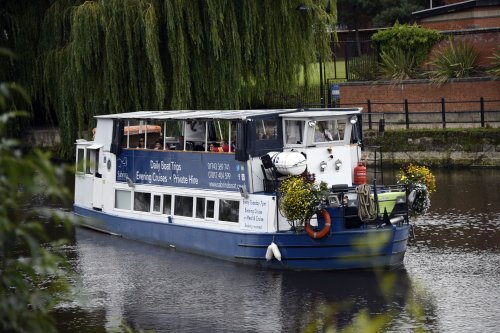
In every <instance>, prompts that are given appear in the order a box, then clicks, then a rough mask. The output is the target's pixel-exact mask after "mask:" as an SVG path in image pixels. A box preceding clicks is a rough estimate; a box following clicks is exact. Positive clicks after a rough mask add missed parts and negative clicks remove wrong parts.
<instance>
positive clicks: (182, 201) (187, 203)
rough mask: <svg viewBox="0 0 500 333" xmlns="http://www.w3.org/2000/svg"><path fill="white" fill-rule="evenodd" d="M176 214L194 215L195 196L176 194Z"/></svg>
mask: <svg viewBox="0 0 500 333" xmlns="http://www.w3.org/2000/svg"><path fill="white" fill-rule="evenodd" d="M174 202H175V203H174V214H175V215H177V216H187V217H192V216H193V197H185V196H181V195H176V196H175V199H174Z"/></svg>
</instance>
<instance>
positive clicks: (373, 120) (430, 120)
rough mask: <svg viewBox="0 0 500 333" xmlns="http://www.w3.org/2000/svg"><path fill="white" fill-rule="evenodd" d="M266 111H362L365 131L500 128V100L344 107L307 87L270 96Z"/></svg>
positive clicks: (325, 92)
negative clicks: (356, 108) (321, 108)
mask: <svg viewBox="0 0 500 333" xmlns="http://www.w3.org/2000/svg"><path fill="white" fill-rule="evenodd" d="M262 106H263V107H266V108H315V107H362V108H363V125H364V126H365V128H366V127H367V128H369V129H377V128H379V127H381V126H382V127H383V128H390V129H418V128H453V127H455V128H467V127H500V100H487V99H484V98H483V97H480V98H479V99H477V100H447V99H445V98H441V99H440V100H436V101H429V102H413V101H409V100H408V99H405V100H402V101H394V102H390V103H387V102H385V103H380V102H372V101H371V100H366V102H360V103H355V104H346V103H342V100H340V101H339V100H335V98H333V97H332V95H331V91H330V89H328V87H325V88H324V89H320V87H314V86H313V87H305V88H302V89H300V91H298V92H297V93H296V94H292V95H286V96H285V95H282V94H270V95H268V96H267V98H266V100H265V101H264V104H263V105H262Z"/></svg>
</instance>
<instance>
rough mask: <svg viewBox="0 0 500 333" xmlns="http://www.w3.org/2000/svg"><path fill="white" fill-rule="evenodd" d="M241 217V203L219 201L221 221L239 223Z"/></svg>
mask: <svg viewBox="0 0 500 333" xmlns="http://www.w3.org/2000/svg"><path fill="white" fill-rule="evenodd" d="M239 215H240V202H239V201H235V200H223V199H221V200H220V201H219V220H221V221H226V222H238V217H239Z"/></svg>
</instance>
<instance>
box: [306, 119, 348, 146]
mask: <svg viewBox="0 0 500 333" xmlns="http://www.w3.org/2000/svg"><path fill="white" fill-rule="evenodd" d="M344 132H345V121H337V120H320V121H317V122H316V126H315V129H314V142H331V141H340V140H343V139H344Z"/></svg>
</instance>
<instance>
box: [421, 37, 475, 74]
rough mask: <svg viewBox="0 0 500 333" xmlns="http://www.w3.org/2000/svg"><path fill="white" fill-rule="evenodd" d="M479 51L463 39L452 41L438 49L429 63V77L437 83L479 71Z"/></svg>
mask: <svg viewBox="0 0 500 333" xmlns="http://www.w3.org/2000/svg"><path fill="white" fill-rule="evenodd" d="M478 57H479V53H478V51H477V50H476V49H475V48H474V46H472V45H471V44H468V43H466V42H463V41H459V42H456V43H451V44H450V45H449V46H447V47H445V48H444V49H441V50H440V51H438V52H437V53H436V54H435V55H434V57H433V58H432V60H431V61H430V63H429V65H430V66H431V68H432V69H431V70H430V71H429V72H428V74H429V77H430V78H431V79H432V80H433V81H434V82H437V83H444V82H446V81H448V80H449V79H452V78H463V77H469V76H471V75H472V74H474V72H476V71H477V69H478V65H477V60H478Z"/></svg>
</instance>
